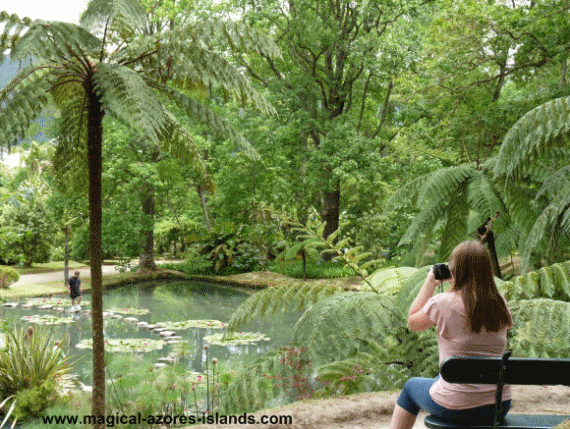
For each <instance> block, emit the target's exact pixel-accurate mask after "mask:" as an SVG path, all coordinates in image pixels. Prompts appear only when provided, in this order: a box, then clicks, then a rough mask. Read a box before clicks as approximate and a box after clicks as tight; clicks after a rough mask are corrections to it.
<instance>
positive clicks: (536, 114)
mask: <svg viewBox="0 0 570 429" xmlns="http://www.w3.org/2000/svg"><path fill="white" fill-rule="evenodd" d="M569 130H570V97H563V98H558V99H556V100H552V101H549V102H547V103H544V104H542V105H540V106H538V107H536V108H534V109H532V110H531V111H529V112H527V113H526V114H525V115H523V116H522V117H521V118H520V119H519V120H518V121H517V122H516V123H515V124H514V125H513V126H512V127H511V129H510V130H509V131H508V132H507V134H506V135H505V138H504V139H503V142H502V144H501V148H500V150H499V154H498V156H497V164H496V166H495V176H502V175H505V176H506V178H507V180H513V179H515V178H517V177H520V174H521V171H522V169H523V167H524V166H526V165H528V164H529V163H530V162H531V159H532V158H533V157H536V156H538V155H540V153H541V152H545V151H547V150H549V149H550V148H551V147H552V146H556V145H559V144H560V142H562V141H563V139H564V138H566V135H567V134H568V131H569Z"/></svg>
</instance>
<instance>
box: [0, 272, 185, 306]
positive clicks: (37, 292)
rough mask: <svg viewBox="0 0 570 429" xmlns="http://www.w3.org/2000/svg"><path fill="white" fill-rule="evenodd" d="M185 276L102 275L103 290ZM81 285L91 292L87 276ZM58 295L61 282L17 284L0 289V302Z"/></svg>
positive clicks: (62, 288) (62, 291)
mask: <svg viewBox="0 0 570 429" xmlns="http://www.w3.org/2000/svg"><path fill="white" fill-rule="evenodd" d="M185 278H186V276H185V275H184V274H182V273H179V272H176V271H172V270H163V269H160V268H159V269H157V270H156V271H144V272H141V273H139V272H126V273H120V274H118V273H117V274H115V273H113V274H106V275H103V288H104V289H112V288H115V287H118V286H121V285H125V284H131V283H139V282H145V281H152V280H159V279H185ZM81 285H82V287H83V292H88V291H90V290H91V278H90V277H87V276H82V277H81ZM58 294H67V288H66V287H64V285H63V281H60V280H55V281H54V280H52V281H45V282H42V283H35V284H19V285H11V286H10V287H9V288H8V289H0V300H8V299H20V298H24V297H35V296H51V295H58Z"/></svg>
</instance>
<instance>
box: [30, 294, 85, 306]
mask: <svg viewBox="0 0 570 429" xmlns="http://www.w3.org/2000/svg"><path fill="white" fill-rule="evenodd" d="M27 304H30V305H53V306H58V307H59V306H62V305H66V306H67V305H71V298H69V297H65V296H51V297H45V298H41V297H40V298H30V299H28V300H27ZM90 304H91V302H89V301H85V300H81V305H83V306H85V305H90Z"/></svg>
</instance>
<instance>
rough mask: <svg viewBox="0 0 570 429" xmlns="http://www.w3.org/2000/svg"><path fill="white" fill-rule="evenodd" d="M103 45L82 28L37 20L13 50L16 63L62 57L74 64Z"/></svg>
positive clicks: (12, 54) (86, 57)
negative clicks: (74, 61)
mask: <svg viewBox="0 0 570 429" xmlns="http://www.w3.org/2000/svg"><path fill="white" fill-rule="evenodd" d="M100 46H101V42H100V40H99V39H98V38H97V37H95V36H94V35H92V34H91V33H89V32H88V31H87V30H85V29H84V28H82V27H79V26H77V25H75V24H70V23H68V22H53V21H41V20H36V21H34V22H33V24H32V25H31V26H30V28H29V29H28V31H26V33H25V34H24V35H23V36H22V38H21V39H20V40H19V41H18V43H17V45H16V46H14V48H13V49H12V51H11V58H12V60H13V61H18V60H30V59H36V58H58V59H65V61H66V62H71V61H73V60H76V59H78V58H80V59H81V60H82V61H83V63H84V64H87V63H88V61H89V59H88V57H89V55H90V54H91V53H92V52H93V51H94V50H95V49H97V48H98V47H100Z"/></svg>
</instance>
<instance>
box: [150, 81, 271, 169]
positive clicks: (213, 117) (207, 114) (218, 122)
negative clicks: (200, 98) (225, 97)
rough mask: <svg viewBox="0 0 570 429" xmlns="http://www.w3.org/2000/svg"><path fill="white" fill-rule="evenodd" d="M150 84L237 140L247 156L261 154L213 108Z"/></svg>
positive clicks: (154, 83)
mask: <svg viewBox="0 0 570 429" xmlns="http://www.w3.org/2000/svg"><path fill="white" fill-rule="evenodd" d="M147 82H148V83H149V85H151V86H152V87H154V88H157V89H160V90H161V91H162V92H163V93H164V94H165V95H167V96H169V97H170V98H171V99H172V100H173V101H175V102H176V103H177V104H178V105H179V106H180V107H182V108H183V109H184V110H186V112H187V113H188V114H189V115H191V116H192V117H194V118H195V119H197V120H198V121H199V122H201V123H202V124H204V125H207V126H209V127H210V128H211V129H213V130H216V131H218V132H220V133H221V134H222V135H224V136H225V137H227V138H229V139H231V140H232V141H233V142H236V144H237V145H238V147H239V148H240V149H241V150H243V151H244V152H245V153H246V155H247V156H249V157H250V158H252V159H259V158H260V157H259V154H258V153H257V151H256V150H255V149H254V148H253V146H252V145H251V143H249V142H248V141H247V140H246V139H245V138H244V137H243V136H242V135H241V134H240V133H238V132H237V131H236V130H235V128H233V127H232V126H231V125H230V124H229V123H228V122H227V121H226V120H225V119H223V118H222V117H220V116H218V115H217V114H216V113H215V112H214V111H213V110H212V109H209V108H207V107H206V106H204V105H203V104H201V103H198V102H197V101H195V100H193V99H191V98H190V97H187V96H185V95H184V94H182V93H180V92H178V91H176V90H174V89H172V88H170V87H168V86H166V85H164V84H161V83H159V82H156V81H150V80H149V81H147Z"/></svg>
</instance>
